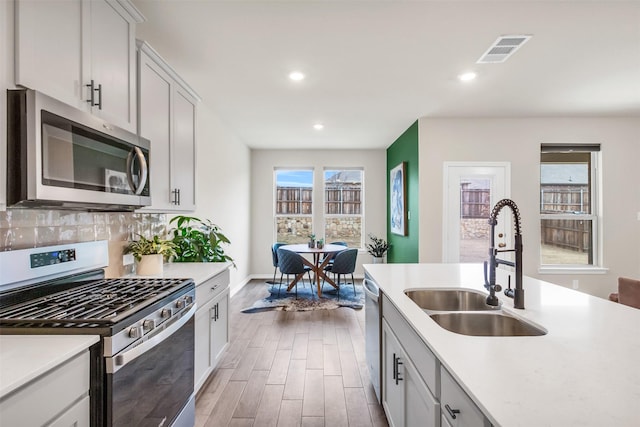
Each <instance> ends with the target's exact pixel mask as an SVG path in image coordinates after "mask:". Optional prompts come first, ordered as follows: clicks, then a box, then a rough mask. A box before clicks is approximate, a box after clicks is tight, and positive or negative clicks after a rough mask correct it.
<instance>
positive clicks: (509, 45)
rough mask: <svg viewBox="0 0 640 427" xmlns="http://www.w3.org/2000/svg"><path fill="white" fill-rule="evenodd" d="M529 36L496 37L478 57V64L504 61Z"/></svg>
mask: <svg viewBox="0 0 640 427" xmlns="http://www.w3.org/2000/svg"><path fill="white" fill-rule="evenodd" d="M530 38H531V36H523V35H518V36H500V37H498V39H497V40H496V41H495V42H494V43H493V44H492V45H491V46H490V47H489V49H487V51H486V52H485V53H483V54H482V56H481V57H480V59H478V61H477V63H478V64H495V63H498V62H504V61H506V60H507V58H509V57H510V56H511V55H513V54H514V53H515V51H516V50H518V49H520V47H521V46H522V45H523V44H525V43H526V42H527V40H529V39H530Z"/></svg>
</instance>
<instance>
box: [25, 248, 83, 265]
mask: <svg viewBox="0 0 640 427" xmlns="http://www.w3.org/2000/svg"><path fill="white" fill-rule="evenodd" d="M30 259H31V268H38V267H44V266H47V265H54V264H62V263H63V262H70V261H75V260H76V250H75V249H63V250H59V251H50V252H39V253H35V254H31V256H30Z"/></svg>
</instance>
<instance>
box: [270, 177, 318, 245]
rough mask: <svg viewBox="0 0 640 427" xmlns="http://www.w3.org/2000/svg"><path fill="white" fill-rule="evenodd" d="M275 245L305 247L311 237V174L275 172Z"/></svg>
mask: <svg viewBox="0 0 640 427" xmlns="http://www.w3.org/2000/svg"><path fill="white" fill-rule="evenodd" d="M275 181H276V185H275V228H276V241H277V242H284V243H305V242H307V241H308V240H309V235H310V234H312V233H313V170H312V169H304V170H286V169H277V170H276V171H275Z"/></svg>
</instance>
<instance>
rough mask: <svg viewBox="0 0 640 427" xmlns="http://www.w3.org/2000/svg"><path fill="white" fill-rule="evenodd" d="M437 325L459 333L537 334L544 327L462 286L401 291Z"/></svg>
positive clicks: (487, 335)
mask: <svg viewBox="0 0 640 427" xmlns="http://www.w3.org/2000/svg"><path fill="white" fill-rule="evenodd" d="M404 293H405V294H406V295H407V296H408V297H409V298H410V299H411V300H412V301H413V302H414V303H416V304H417V305H418V306H419V307H420V308H422V309H423V310H424V311H425V312H426V313H427V314H428V315H429V316H430V317H431V318H432V319H433V320H434V321H435V322H436V323H437V324H438V325H440V326H441V327H443V328H444V329H446V330H448V331H451V332H455V333H457V334H462V335H472V336H482V337H498V336H502V337H503V336H540V335H545V334H546V333H547V331H546V330H544V329H543V328H540V327H538V326H535V325H532V324H531V323H528V322H525V321H524V320H521V319H518V318H516V317H514V316H511V315H509V314H506V313H505V312H504V311H503V310H502V309H501V306H498V307H494V306H490V305H487V304H486V298H487V295H486V294H483V293H482V292H477V291H472V290H466V289H417V290H407V291H405V292H404Z"/></svg>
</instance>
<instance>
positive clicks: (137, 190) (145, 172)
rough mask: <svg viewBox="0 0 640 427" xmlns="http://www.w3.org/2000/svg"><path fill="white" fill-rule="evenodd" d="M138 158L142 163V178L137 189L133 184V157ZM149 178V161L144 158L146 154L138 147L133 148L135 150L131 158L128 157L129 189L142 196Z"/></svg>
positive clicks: (131, 153)
mask: <svg viewBox="0 0 640 427" xmlns="http://www.w3.org/2000/svg"><path fill="white" fill-rule="evenodd" d="M134 152H135V156H136V157H137V158H138V161H139V162H140V171H141V172H142V177H141V178H140V182H139V183H138V187H136V185H135V183H134V182H133V156H134ZM148 176H149V168H148V167H147V159H145V158H144V153H143V152H142V150H141V149H140V148H138V147H133V150H131V152H129V156H127V180H128V181H129V187H131V190H133V192H134V193H135V194H136V195H140V193H142V190H144V186H145V184H146V183H147V177H148Z"/></svg>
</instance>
